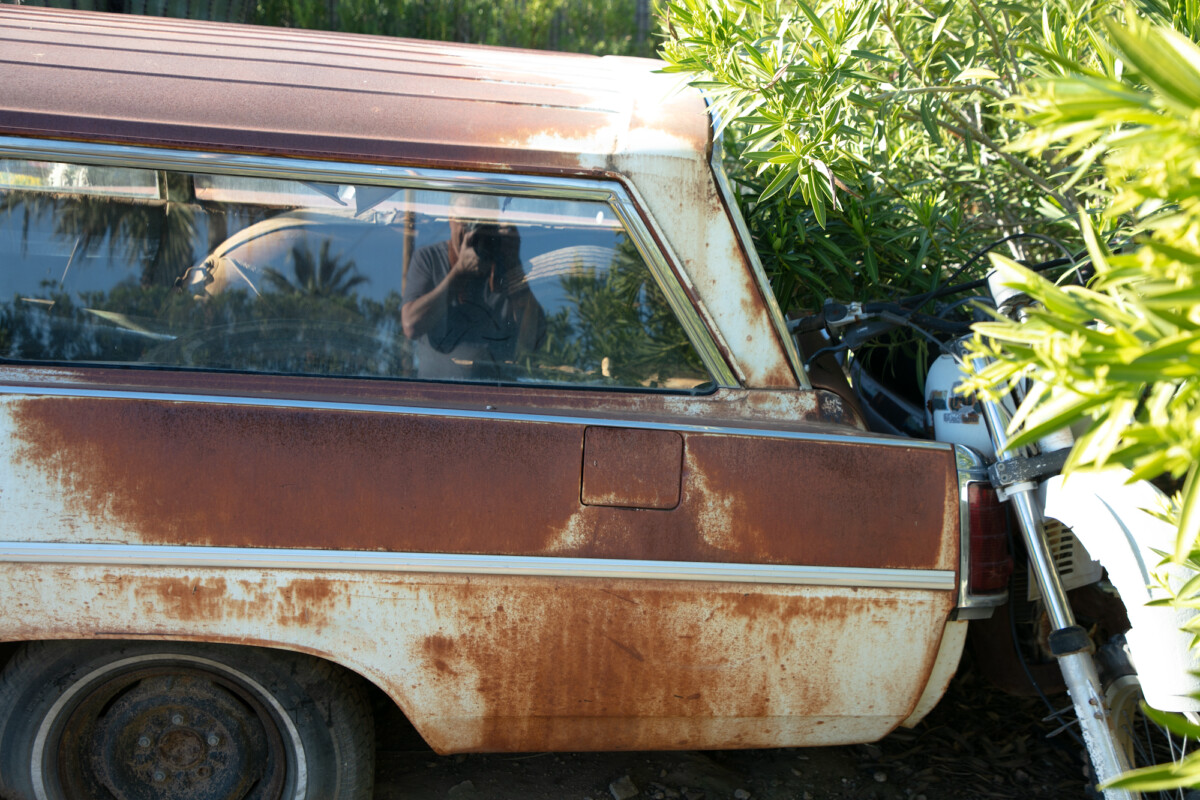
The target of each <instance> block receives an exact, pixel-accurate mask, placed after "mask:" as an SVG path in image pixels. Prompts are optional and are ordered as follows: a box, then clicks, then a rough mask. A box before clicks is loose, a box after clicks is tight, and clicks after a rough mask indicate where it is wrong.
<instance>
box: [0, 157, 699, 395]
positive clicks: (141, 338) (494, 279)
mask: <svg viewBox="0 0 1200 800" xmlns="http://www.w3.org/2000/svg"><path fill="white" fill-rule="evenodd" d="M0 256H2V257H3V259H4V260H3V262H2V265H3V266H0V357H3V358H5V359H8V360H18V361H21V360H23V361H39V362H75V363H89V364H109V365H135V366H144V367H160V368H183V369H209V370H236V371H248V372H264V373H275V374H300V375H317V376H354V377H377V378H395V379H428V380H457V381H488V382H501V383H535V384H570V385H579V386H611V387H628V388H639V389H652V390H676V391H697V390H703V389H705V388H707V387H709V386H710V385H711V383H710V378H709V376H708V374H707V372H706V371H705V369H704V368H703V366H702V365H701V362H700V359H699V357H698V356H697V354H696V351H695V350H694V348H693V347H692V345H691V343H690V342H689V340H688V338H687V336H686V334H685V333H684V331H683V328H682V326H681V325H680V323H679V322H678V320H677V319H676V318H675V316H674V314H673V312H672V311H671V309H670V307H669V305H668V303H667V300H666V298H665V296H664V294H663V292H662V290H661V289H660V288H659V286H658V284H657V283H656V281H655V279H654V277H653V275H652V273H651V271H650V270H649V269H648V268H647V266H646V264H645V261H644V260H643V258H642V257H641V255H640V254H639V252H638V250H637V248H636V247H635V245H634V242H633V240H632V239H631V238H630V236H629V235H628V233H627V232H626V231H625V230H624V228H623V227H622V225H621V223H620V221H619V219H618V218H617V216H616V215H615V214H614V212H613V209H612V208H611V207H610V206H608V205H607V204H605V203H602V202H593V201H580V200H559V199H548V198H530V197H508V196H502V195H488V194H467V193H454V192H441V191H431V190H428V189H416V188H403V187H396V186H374V185H353V184H332V183H318V182H309V181H293V180H284V179H267V178H254V177H243V176H227V175H209V174H191V173H182V172H170V171H162V170H142V169H133V168H124V167H100V166H87V165H78V164H61V163H50V162H35V161H19V160H3V161H0Z"/></svg>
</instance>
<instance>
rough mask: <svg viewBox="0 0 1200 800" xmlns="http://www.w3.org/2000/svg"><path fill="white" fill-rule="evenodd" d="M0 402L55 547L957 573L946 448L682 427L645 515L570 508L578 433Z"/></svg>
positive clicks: (134, 404)
mask: <svg viewBox="0 0 1200 800" xmlns="http://www.w3.org/2000/svg"><path fill="white" fill-rule="evenodd" d="M8 407H9V408H10V409H11V413H12V416H13V419H14V421H15V426H14V429H15V433H14V436H13V439H12V442H13V443H14V444H15V449H16V458H17V459H18V460H19V461H20V463H21V464H22V468H23V469H29V468H30V467H32V468H33V469H31V470H30V476H31V477H29V478H23V479H22V480H23V486H24V485H25V484H29V486H36V487H37V488H36V491H37V492H40V493H41V494H40V495H39V496H38V497H39V502H43V503H45V505H46V507H47V509H49V511H48V512H47V513H46V514H45V515H44V518H43V519H41V520H40V521H39V524H40V527H39V529H38V531H36V532H35V535H38V536H42V537H45V538H48V539H50V540H64V539H65V540H79V541H133V542H138V543H144V544H193V545H219V546H231V547H296V548H321V549H352V550H388V551H399V552H444V553H483V554H512V555H558V556H571V557H596V558H632V559H656V560H666V561H721V562H749V563H754V562H767V563H784V564H806V565H828V566H854V567H900V568H911V569H921V568H933V569H953V568H954V562H955V558H956V553H957V549H956V548H957V527H956V526H957V520H956V517H955V515H956V513H957V512H956V505H954V504H953V503H951V502H950V501H949V500H948V499H947V498H953V497H954V495H953V491H954V486H955V485H956V484H955V475H954V472H953V460H952V457H951V454H950V453H949V451H940V450H931V449H921V448H912V449H909V448H904V447H879V446H874V445H859V444H854V443H844V442H813V441H796V440H784V439H772V438H765V437H757V436H742V435H737V434H733V433H729V434H718V433H711V434H710V433H692V432H689V433H686V434H683V439H684V440H685V441H684V444H683V452H684V456H683V472H682V490H681V493H680V500H679V502H678V505H677V506H676V507H675V508H673V509H671V510H652V511H645V510H641V509H638V508H619V507H611V506H588V505H583V504H581V502H580V477H579V476H580V463H581V458H582V453H583V446H582V445H583V426H582V425H578V424H573V423H566V422H564V423H549V422H525V421H520V420H492V419H462V418H459V419H453V418H446V417H433V416H428V417H427V416H417V415H405V414H373V413H356V412H353V411H332V410H303V409H286V408H263V407H247V406H232V405H224V406H223V405H214V404H204V403H197V404H187V403H171V402H160V401H149V400H118V399H84V398H79V399H67V398H55V397H42V398H25V399H19V400H12V401H10V402H9V403H8ZM665 433H666V436H667V437H668V438H672V439H676V438H678V437H679V436H680V434H677V433H674V432H665ZM636 435H637V436H638V437H640V436H643V435H646V436H654V435H657V433H651V432H649V431H637V432H636ZM632 455H633V456H635V457H632V458H631V460H632V461H633V462H634V463H635V465H637V464H639V463H641V464H642V466H644V465H645V463H649V462H638V458H644V457H645V453H644V452H642V451H641V450H638V451H636V452H633V454H632ZM675 458H678V456H676V455H672V456H671V459H672V460H673V459H675ZM35 472H36V474H37V476H38V478H37V480H36V481H35V480H34V479H33V477H32V475H33V473H35ZM614 474H615V473H614ZM618 480H620V479H619V478H618ZM30 491H34V489H30ZM656 491H657V490H656ZM643 499H645V498H639V502H640V501H641V500H643ZM952 517H955V518H952Z"/></svg>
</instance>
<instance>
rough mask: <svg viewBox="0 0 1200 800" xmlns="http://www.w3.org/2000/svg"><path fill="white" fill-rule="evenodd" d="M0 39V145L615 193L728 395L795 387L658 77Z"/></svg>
mask: <svg viewBox="0 0 1200 800" xmlns="http://www.w3.org/2000/svg"><path fill="white" fill-rule="evenodd" d="M0 41H2V42H3V45H2V47H3V56H2V57H3V59H4V62H5V92H4V94H3V96H0V134H7V135H16V136H32V137H39V138H61V139H75V140H85V141H94V142H109V143H117V144H141V145H154V146H166V147H173V148H188V149H199V150H212V151H223V152H238V153H247V154H262V155H273V156H285V157H286V156H291V157H303V158H316V159H322V160H335V161H352V162H376V163H386V164H396V165H408V166H425V167H440V168H454V169H464V168H465V169H470V170H475V171H479V170H483V171H497V172H523V173H538V174H553V175H588V176H593V177H614V178H618V179H620V180H621V181H622V182H623V183H625V184H626V185H627V186H628V187H629V188H630V189H631V191H632V192H633V194H634V195H635V197H636V198H638V202H639V203H640V204H641V206H642V207H643V208H644V209H646V210H647V211H648V216H647V222H648V224H649V225H650V227H651V229H652V230H653V231H654V232H655V234H656V235H657V236H658V237H659V239H660V241H661V242H663V243H664V245H665V247H666V249H667V250H668V251H669V252H670V253H671V254H672V256H673V263H674V268H675V269H676V270H677V272H678V274H679V276H680V278H681V280H682V281H683V282H684V284H685V285H686V286H687V287H688V289H689V290H690V291H691V292H692V294H693V296H694V297H695V298H696V299H698V300H699V303H700V305H701V313H702V316H704V317H705V318H706V319H707V320H708V321H709V322H710V323H711V324H712V325H713V327H714V334H715V336H716V338H717V340H718V343H719V346H720V347H721V349H722V350H724V352H725V353H726V354H727V355H728V356H729V357H730V358H731V360H732V361H733V362H734V370H735V372H736V373H737V375H738V377H739V379H740V380H741V381H742V382H743V383H744V385H746V386H749V387H754V388H790V387H795V386H797V377H796V375H795V374H794V373H793V371H792V367H791V365H790V363H789V361H788V359H787V354H786V353H785V351H784V347H783V344H782V342H781V340H780V339H779V336H778V333H777V330H776V328H775V326H774V325H773V324H772V310H771V309H770V308H769V306H768V303H767V301H766V299H765V298H764V297H763V296H762V295H761V293H760V290H759V287H758V286H757V284H756V282H755V280H754V278H753V275H752V273H751V271H750V269H749V265H748V263H747V261H746V256H745V253H744V252H743V251H742V249H741V245H740V244H739V241H738V239H737V235H736V233H735V231H734V228H733V223H732V221H731V220H730V218H729V217H728V214H727V212H726V209H725V208H724V206H723V205H722V202H721V198H720V194H719V192H718V189H717V187H716V185H715V179H714V177H713V175H712V172H711V169H710V166H709V155H710V153H711V140H710V124H709V119H708V115H707V111H706V108H705V105H704V101H703V99H702V98H701V96H700V95H699V93H698V92H695V91H691V90H689V91H679V90H678V89H679V86H678V79H677V78H676V77H674V76H670V75H663V74H656V70H658V69H659V68H660V67H661V66H662V65H661V63H659V62H655V61H651V60H642V59H629V58H611V57H610V58H595V57H589V56H572V55H564V54H545V53H532V52H527V51H514V50H505V49H501V48H480V47H469V46H463V45H451V44H435V43H431V42H417V41H408V40H398V39H388V38H382V37H364V36H350V35H339V34H326V33H317V32H309V31H295V30H288V31H282V30H273V29H269V28H259V27H245V26H234V25H219V24H213V23H203V22H191V21H181V20H163V19H155V18H145V17H140V18H138V17H122V16H118V15H102V14H80V13H66V12H59V11H54V10H46V9H22V8H13V7H11V6H8V7H5V6H0ZM179 97H187V98H188V102H187V103H178V102H175V101H174V99H175V98H179ZM314 108H319V109H322V113H321V114H317V115H314V114H313V113H311V109H314ZM651 217H652V219H651Z"/></svg>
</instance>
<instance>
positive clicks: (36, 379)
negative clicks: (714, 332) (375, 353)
mask: <svg viewBox="0 0 1200 800" xmlns="http://www.w3.org/2000/svg"><path fill="white" fill-rule="evenodd" d="M0 385H10V386H24V387H37V386H49V387H56V388H68V387H79V388H82V389H100V390H112V391H128V392H153V393H164V394H185V395H189V394H190V395H205V396H217V397H220V396H233V397H258V398H273V397H278V398H291V399H296V400H310V401H317V402H350V403H376V404H383V405H393V404H394V405H414V406H427V407H433V408H457V409H475V410H481V409H486V408H488V407H491V408H492V409H495V410H498V411H502V412H515V413H534V414H536V413H546V412H550V411H553V412H556V413H569V414H572V415H577V416H581V417H587V416H604V417H617V418H621V417H625V418H628V419H630V420H652V421H653V420H656V421H666V422H669V421H676V422H696V421H699V420H703V422H704V423H705V424H735V425H756V426H763V427H770V428H778V429H783V430H795V431H811V432H814V433H816V432H831V431H832V432H836V433H838V434H843V435H854V434H855V433H856V431H855V429H857V430H858V431H859V432H863V431H865V430H866V425H865V424H864V423H863V421H862V418H861V415H859V414H858V412H857V411H856V410H855V407H854V406H852V405H850V404H849V402H848V401H846V400H844V399H843V398H842V397H841V396H840V395H839V394H836V393H834V392H831V391H825V390H822V389H814V390H764V389H757V390H755V389H750V390H747V389H720V390H717V391H715V392H712V393H710V394H704V395H678V394H674V395H672V394H656V393H644V394H643V393H638V392H609V391H600V390H594V389H589V390H586V391H580V390H579V389H574V388H554V387H551V386H542V387H537V388H523V387H520V386H505V387H496V386H486V385H478V384H444V383H435V382H428V381H379V380H356V379H346V378H339V379H338V380H337V381H330V380H328V379H325V378H302V377H292V376H273V375H238V374H233V373H213V372H188V371H182V370H180V371H160V370H130V369H105V368H102V367H90V366H89V367H73V366H61V367H46V366H32V365H31V366H14V365H6V364H0ZM847 426H848V427H847Z"/></svg>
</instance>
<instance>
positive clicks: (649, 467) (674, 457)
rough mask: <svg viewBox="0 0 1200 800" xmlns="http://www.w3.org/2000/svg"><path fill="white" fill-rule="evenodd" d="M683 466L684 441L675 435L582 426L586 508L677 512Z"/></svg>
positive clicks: (583, 498)
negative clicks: (603, 507) (672, 509)
mask: <svg viewBox="0 0 1200 800" xmlns="http://www.w3.org/2000/svg"><path fill="white" fill-rule="evenodd" d="M682 465H683V437H682V436H680V435H679V434H678V433H676V432H674V431H647V430H637V429H635V428H598V427H589V428H585V429H584V432H583V488H582V490H581V492H580V500H581V501H582V502H583V504H584V505H589V506H620V507H624V508H657V509H671V508H675V506H677V505H679V483H680V476H681V473H682Z"/></svg>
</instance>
